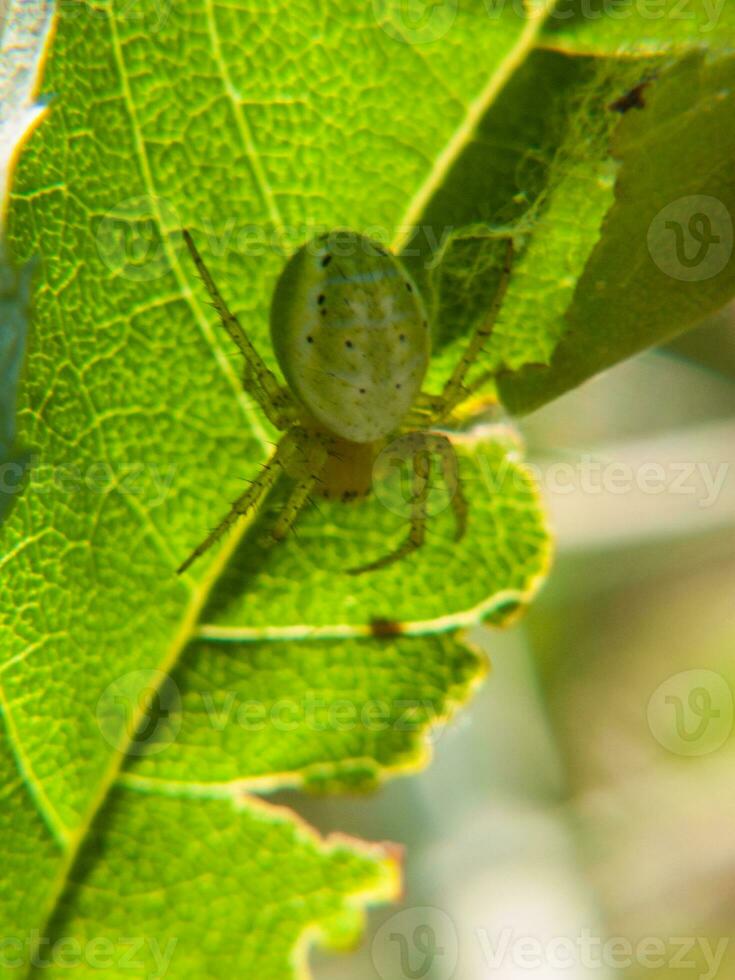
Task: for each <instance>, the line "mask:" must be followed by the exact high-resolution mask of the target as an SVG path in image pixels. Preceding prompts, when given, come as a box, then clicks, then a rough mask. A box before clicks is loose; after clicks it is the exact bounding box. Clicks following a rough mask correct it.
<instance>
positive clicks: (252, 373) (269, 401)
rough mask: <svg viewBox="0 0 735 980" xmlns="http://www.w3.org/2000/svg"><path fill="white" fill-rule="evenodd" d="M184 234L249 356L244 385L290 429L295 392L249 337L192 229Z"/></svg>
mask: <svg viewBox="0 0 735 980" xmlns="http://www.w3.org/2000/svg"><path fill="white" fill-rule="evenodd" d="M181 234H182V235H183V237H184V241H185V242H186V245H187V248H188V249H189V252H190V253H191V257H192V259H193V260H194V265H195V266H196V268H197V272H198V273H199V275H200V277H201V280H202V282H203V283H204V285H205V287H206V289H207V292H208V293H209V296H210V299H211V300H212V305H213V306H214V308H215V310H216V311H217V313H219V316H220V319H221V320H222V324H223V326H224V328H225V330H227V332H228V333H229V335H230V337H232V339H233V340H234V341H235V343H236V344H237V346H238V347H239V349H240V351H241V353H242V355H243V357H244V358H245V374H244V378H243V384H244V387H245V388H246V389H247V390H248V391H249V392H250V394H251V395H252V396H253V398H255V400H256V401H257V402H258V404H259V405H260V407H261V409H262V410H263V412H264V413H265V415H266V417H267V419H268V420H269V421H270V422H272V424H273V425H275V426H276V428H278V429H287V428H288V427H289V425H291V424H292V423H293V422H294V420H295V419H296V418H297V416H298V409H297V406H296V403H295V401H294V400H293V398H292V397H291V393H290V392H289V390H288V388H285V387H284V386H283V385H280V384H279V383H278V380H277V378H276V376H275V375H274V374H273V372H272V371H270V370H269V369H268V368H267V367H266V365H265V362H264V361H263V359H262V358H261V356H260V354H259V353H258V352H257V351H256V349H255V348H254V347H253V345H252V344H251V343H250V341H249V340H248V337H247V334H246V333H245V331H244V330H243V328H242V326H241V325H240V322H239V321H238V319H237V317H236V316H235V315H234V313H232V312H231V311H230V309H229V308H228V306H227V304H226V303H225V301H224V299H223V298H222V296H221V294H220V292H219V290H218V289H217V287H216V285H215V283H214V279H212V275H211V273H210V272H209V269H207V267H206V265H205V264H204V259H203V258H202V257H201V255H200V254H199V251H198V249H197V247H196V245H195V244H194V241H193V240H192V237H191V235H190V234H189V232H188V231H187V230H186V229H184V230H183V231H182V232H181Z"/></svg>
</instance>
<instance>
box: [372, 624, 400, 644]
mask: <svg viewBox="0 0 735 980" xmlns="http://www.w3.org/2000/svg"><path fill="white" fill-rule="evenodd" d="M370 632H371V633H372V635H373V636H375V637H379V638H381V639H384V638H385V637H388V636H400V635H401V633H402V632H403V626H402V625H401V623H397V622H396V621H395V620H393V619H373V620H371V621H370Z"/></svg>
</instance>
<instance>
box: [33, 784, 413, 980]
mask: <svg viewBox="0 0 735 980" xmlns="http://www.w3.org/2000/svg"><path fill="white" fill-rule="evenodd" d="M361 850H362V851H363V853H362V854H359V853H357V852H356V849H355V847H354V843H353V842H350V841H349V839H347V838H342V839H339V838H335V839H332V840H329V841H327V842H326V843H323V842H320V841H318V840H317V839H316V837H315V835H314V834H312V832H311V831H310V830H309V829H308V828H307V827H306V826H304V825H302V824H300V823H298V822H296V821H294V820H293V819H292V815H291V814H290V813H289V812H288V811H285V810H279V809H276V808H273V807H268V806H265V805H263V804H257V805H256V804H253V803H252V802H249V803H248V804H247V805H246V806H243V805H242V804H240V805H238V803H237V801H236V800H231V801H230V800H228V801H220V800H191V799H187V800H183V799H167V798H163V797H159V796H155V797H149V796H145V795H141V794H139V793H136V792H132V791H129V790H125V789H118V790H115V791H113V793H112V794H111V795H110V798H109V800H108V802H107V806H106V819H105V824H104V828H102V827H96V828H95V829H94V830H93V831H92V832H91V833H90V834H89V836H88V839H87V841H86V843H85V846H84V849H83V850H82V852H81V854H80V856H79V860H78V861H77V863H76V865H75V867H74V870H73V871H72V873H71V875H70V879H69V884H68V888H67V891H66V894H65V896H64V897H63V899H62V900H61V902H60V903H59V906H58V908H57V911H56V915H55V917H54V920H53V922H52V923H51V930H50V933H51V941H50V942H49V943H47V944H45V945H43V946H41V947H40V948H39V949H38V951H37V953H36V959H35V963H36V964H37V966H36V969H34V970H32V971H31V973H30V975H31V976H34V977H46V976H51V977H66V976H68V975H69V973H70V968H71V967H73V968H74V969H73V973H74V975H75V976H90V977H92V976H94V977H97V976H99V975H100V973H101V972H102V974H103V975H104V976H105V977H130V976H141V977H156V976H167V977H177V978H178V977H207V976H218V977H219V976H222V977H228V976H243V977H247V976H257V977H259V978H263V980H266V978H267V980H283V978H284V977H290V976H296V975H300V976H304V975H305V971H304V967H305V963H306V952H307V940H308V941H313V940H314V939H318V940H319V942H320V944H322V945H325V946H328V947H331V948H342V947H344V946H345V945H347V944H350V943H352V942H354V941H355V938H356V936H357V935H358V934H359V931H360V928H361V925H362V911H361V904H362V903H363V902H364V898H365V896H366V895H370V896H371V897H373V898H375V897H380V898H383V899H387V898H394V897H395V893H396V887H397V871H396V866H395V863H394V862H393V861H392V860H387V861H386V859H385V857H384V856H383V855H382V852H380V851H377V849H376V853H375V854H373V853H372V851H371V850H370V849H368V848H367V847H366V846H365V845H363V846H362V848H361ZM54 937H63V938H62V939H58V938H54Z"/></svg>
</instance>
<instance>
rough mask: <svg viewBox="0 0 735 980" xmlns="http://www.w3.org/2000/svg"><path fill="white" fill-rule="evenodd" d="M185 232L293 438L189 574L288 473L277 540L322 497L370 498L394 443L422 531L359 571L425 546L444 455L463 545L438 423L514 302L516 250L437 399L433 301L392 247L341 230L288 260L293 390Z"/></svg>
mask: <svg viewBox="0 0 735 980" xmlns="http://www.w3.org/2000/svg"><path fill="white" fill-rule="evenodd" d="M183 234H184V239H185V241H186V244H187V245H188V247H189V250H190V252H191V254H192V257H193V259H194V262H195V264H196V266H197V269H198V270H199V274H200V275H201V277H202V280H203V281H204V284H205V286H206V287H207V290H208V292H209V294H210V296H211V298H212V301H213V304H214V306H215V308H216V310H217V312H218V313H219V315H220V317H221V319H222V322H223V324H224V326H225V327H226V329H227V330H228V332H229V333H230V336H231V337H232V338H233V340H234V341H235V343H236V344H237V345H238V347H239V348H240V350H241V351H242V354H243V355H244V358H245V378H244V385H245V388H246V389H247V390H248V391H249V392H250V394H251V395H252V396H253V397H254V398H255V400H256V401H257V402H258V404H259V405H260V407H261V408H262V410H263V412H264V413H265V415H266V416H267V418H268V419H269V420H270V421H271V422H272V423H273V425H275V426H276V427H277V428H279V429H281V430H283V431H284V435H283V437H282V438H281V441H280V442H279V443H278V446H277V448H276V451H275V453H274V455H273V456H272V458H271V459H270V461H269V462H268V463H267V464H266V465H265V467H264V468H263V470H262V471H261V473H260V475H259V476H258V478H257V479H256V480H255V481H254V482H253V483H252V484H251V486H250V487H249V488H248V490H246V492H245V493H244V494H243V495H242V496H241V497H239V498H238V499H237V500H236V501H235V503H234V504H233V506H232V509H231V510H230V512H229V513H228V514H227V516H226V517H225V518H224V520H223V521H222V522H221V523H220V525H219V526H218V527H217V528H216V529H215V530H214V531H212V533H211V534H210V535H209V536H208V537H207V538H206V539H205V540H204V541H203V542H202V544H200V545H199V547H198V548H196V550H195V551H194V552H193V553H192V554H191V555H190V557H189V558H188V559H187V560H186V561H185V562H184V563H183V565H181V567H180V568H179V572H183V571H185V570H186V569H187V568H188V567H189V565H190V564H191V563H192V562H193V561H194V560H195V559H196V558H198V557H199V556H200V555H201V554H203V553H204V552H205V551H206V550H207V549H208V548H209V547H210V546H211V545H212V544H214V542H215V541H216V540H217V539H218V538H219V537H221V536H222V534H224V532H225V531H226V530H227V529H228V528H229V527H231V526H232V524H234V523H235V521H237V519H238V518H239V517H240V516H241V515H242V514H245V513H246V512H248V511H250V510H251V509H253V508H255V507H256V506H257V505H258V504H259V502H260V501H261V500H262V499H263V497H264V496H265V494H266V493H267V491H268V490H269V489H270V487H271V486H272V485H273V483H274V482H275V480H276V478H277V476H278V472H279V470H283V471H284V472H285V473H286V475H287V476H288V477H290V478H291V479H292V480H293V481H294V487H293V490H292V492H291V495H290V497H289V498H288V500H287V502H286V505H285V507H284V509H283V511H282V512H281V514H280V515H279V517H278V519H277V521H276V522H275V524H274V526H273V528H272V529H271V532H270V537H271V539H272V540H274V541H277V540H280V539H282V538H283V537H285V535H286V534H287V533H288V531H289V529H290V528H291V526H292V525H293V523H294V521H295V520H296V517H297V515H298V513H299V511H300V510H301V509H302V507H303V506H304V504H305V503H306V502H307V500H308V499H309V496H310V495H311V494H312V493H321V494H323V495H324V496H327V497H334V498H339V499H341V500H344V501H349V500H353V499H355V498H357V497H360V496H364V495H365V494H366V493H368V492H369V490H370V486H371V476H372V469H373V463H374V460H375V456H376V454H377V452H378V451H379V450H380V448H381V447H382V446H383V445H384V443H385V441H386V440H387V439H388V438H389V437H391V436H396V437H398V438H400V440H401V443H402V445H403V448H404V449H405V450H407V451H408V453H409V455H410V456H411V458H412V459H413V484H412V499H411V528H410V532H409V535H408V537H407V539H406V540H405V541H404V543H403V545H401V547H400V548H398V549H397V550H396V551H394V552H392V553H391V554H389V555H386V556H384V557H383V558H379V559H378V560H377V561H374V562H370V563H369V564H366V565H362V566H360V567H359V568H353V569H350V570H349V571H350V572H351V573H352V574H356V573H360V572H366V571H375V570H376V569H379V568H383V567H385V566H386V565H389V564H391V563H393V562H394V561H397V560H398V559H400V558H403V557H405V556H406V555H408V554H410V552H412V551H414V550H415V549H416V548H418V547H420V546H421V544H423V540H424V535H425V526H426V504H427V497H428V492H429V477H430V471H431V465H432V458H433V457H435V456H437V457H438V458H439V460H440V462H441V468H442V473H443V476H444V479H445V481H446V482H447V484H448V486H449V489H450V498H451V502H452V506H453V508H454V513H455V517H456V522H457V536H458V537H461V535H462V534H463V533H464V530H465V524H466V514H467V507H466V504H465V501H464V498H463V495H462V489H461V484H460V482H459V479H458V470H457V460H456V457H455V454H454V449H453V447H452V444H451V442H450V441H449V439H448V438H447V437H446V436H445V435H443V434H442V433H440V432H437V431H435V427H436V426H437V425H439V424H440V423H442V422H444V421H446V420H447V418H448V417H449V416H450V415H451V413H452V411H453V410H454V409H455V408H456V406H457V405H458V404H459V402H460V401H462V400H463V399H464V398H465V397H466V396H467V394H468V393H469V391H470V389H469V388H467V387H466V385H465V378H466V374H467V371H468V369H469V368H470V366H471V365H472V363H473V362H474V360H475V358H476V357H477V355H478V354H479V353H480V351H481V350H482V348H483V346H484V344H485V342H486V340H487V337H488V336H489V334H490V330H491V328H492V322H493V319H494V316H495V313H496V312H497V310H498V308H499V305H500V302H501V301H502V296H503V294H504V291H505V288H506V286H507V281H508V276H509V272H510V259H511V246H510V245H509V247H508V252H507V256H506V264H505V267H504V269H503V275H502V279H501V284H500V288H499V289H498V294H497V296H496V299H495V302H494V304H493V308H492V310H491V311H490V314H489V315H488V317H487V318H486V320H484V321H483V322H482V323H481V324H480V325H479V327H478V328H477V330H476V331H475V333H474V334H473V336H472V338H471V339H470V341H469V344H468V346H467V350H466V351H465V354H464V355H463V357H462V358H461V359H460V361H459V363H458V364H457V366H456V368H455V370H454V371H453V373H452V375H451V377H450V378H449V379H448V381H447V382H446V384H445V386H444V390H443V391H442V393H441V395H438V396H432V395H424V394H422V393H421V384H422V382H423V380H424V375H425V374H426V369H427V366H428V363H429V357H430V351H431V342H430V332H429V321H428V318H427V315H426V310H425V308H424V304H423V300H422V299H421V296H420V294H419V292H418V289H417V288H416V285H415V283H414V282H413V280H412V279H411V277H410V276H409V274H408V272H407V271H406V269H405V268H404V266H403V263H402V262H401V261H400V259H399V258H397V257H396V256H394V255H392V254H391V253H390V252H388V251H387V250H386V249H385V248H383V247H382V246H381V245H379V244H377V243H376V242H373V241H371V240H370V239H369V238H366V237H365V236H364V235H360V234H358V233H356V232H352V231H335V232H331V233H330V234H327V235H322V236H321V237H320V238H317V239H315V240H314V241H312V242H309V243H307V244H306V245H303V246H302V247H301V248H300V249H299V250H298V251H297V252H296V253H295V254H294V255H293V256H292V257H291V259H290V260H289V261H288V263H287V264H286V266H285V268H284V270H283V272H282V273H281V276H280V278H279V280H278V283H277V285H276V289H275V292H274V296H273V303H272V306H271V339H272V343H273V348H274V351H275V353H276V357H277V358H278V362H279V364H280V366H281V369H282V371H283V374H284V376H285V378H286V381H287V382H288V387H285V386H283V385H281V384H280V383H279V382H278V380H277V379H276V377H275V376H274V375H273V373H272V372H271V371H270V370H269V369H268V368H267V367H266V365H265V364H264V362H263V361H262V359H261V358H260V356H259V354H258V353H257V351H256V350H255V348H254V347H253V345H252V344H251V343H250V341H249V340H248V338H247V336H246V334H245V331H244V330H243V329H242V327H241V326H240V324H239V323H238V321H237V319H236V318H235V317H234V316H233V314H232V313H231V312H230V311H229V309H228V308H227V306H226V305H225V302H224V300H223V299H222V297H221V296H220V294H219V291H218V289H217V287H216V286H215V284H214V282H213V280H212V277H211V276H210V274H209V272H208V270H207V268H206V266H205V265H204V262H203V260H202V258H201V256H200V255H199V253H198V252H197V250H196V248H195V246H194V243H193V241H192V239H191V236H190V235H189V233H188V232H186V231H185V232H184V233H183Z"/></svg>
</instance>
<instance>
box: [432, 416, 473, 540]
mask: <svg viewBox="0 0 735 980" xmlns="http://www.w3.org/2000/svg"><path fill="white" fill-rule="evenodd" d="M422 435H423V433H422ZM423 438H424V439H425V440H426V442H427V444H428V445H430V446H431V448H432V450H433V451H434V452H435V453H436V454H437V456H439V458H440V459H441V464H442V476H443V478H444V483H445V485H446V488H447V490H448V491H449V502H450V504H451V507H452V510H453V512H454V523H455V531H454V540H455V541H460V540H461V539H462V538H463V537H464V533H465V531H466V530H467V513H468V510H469V508H468V506H467V499H466V497H465V495H464V491H463V490H462V481H461V479H460V475H459V460H458V459H457V452H456V450H455V448H454V446H453V445H452V443H451V442H450V441H449V439H447V437H446V436H443V435H440V434H439V433H438V432H429V433H426V434H425V435H423Z"/></svg>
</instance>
